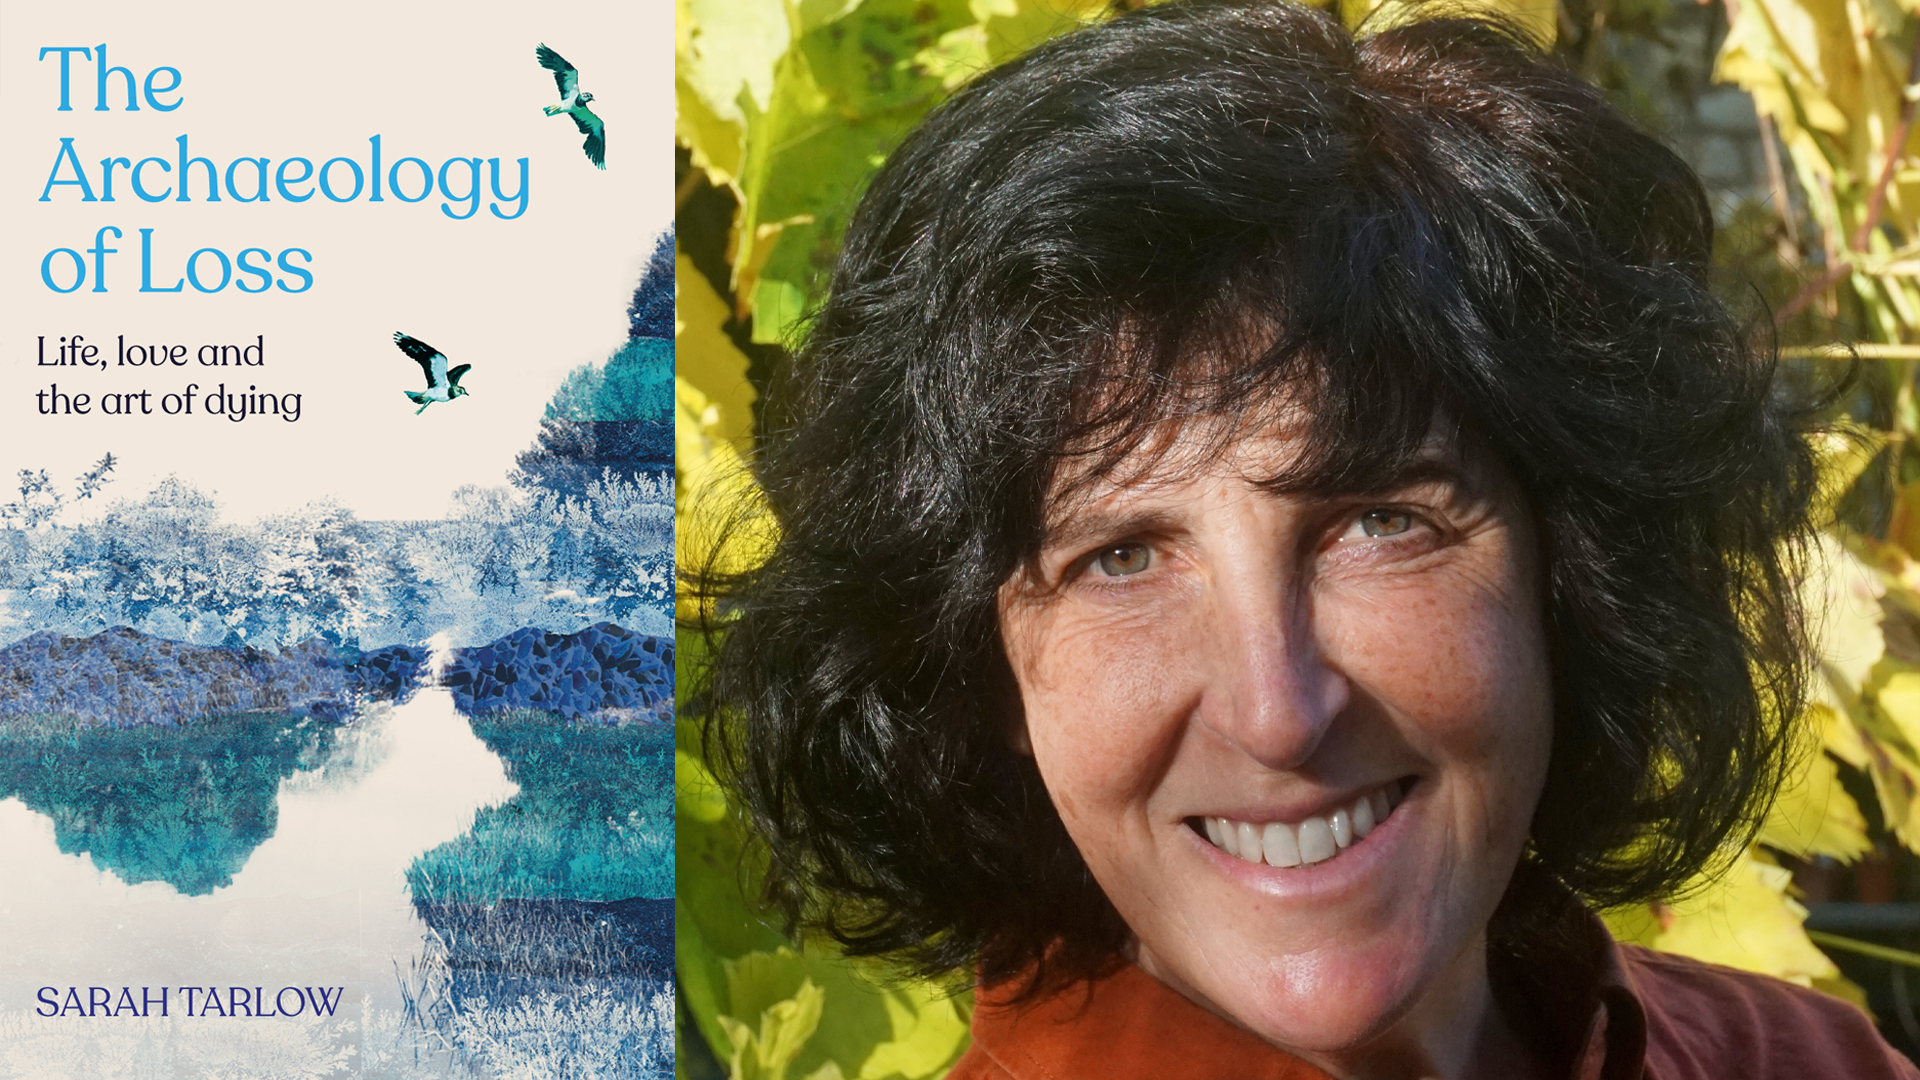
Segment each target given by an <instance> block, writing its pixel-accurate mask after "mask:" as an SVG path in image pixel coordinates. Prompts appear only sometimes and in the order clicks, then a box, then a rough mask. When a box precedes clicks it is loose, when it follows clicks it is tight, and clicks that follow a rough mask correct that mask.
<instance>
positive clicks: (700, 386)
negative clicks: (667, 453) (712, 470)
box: [673, 254, 755, 457]
mask: <svg viewBox="0 0 1920 1080" xmlns="http://www.w3.org/2000/svg"><path fill="white" fill-rule="evenodd" d="M727 318H728V311H727V304H726V301H724V300H722V299H720V294H719V293H717V292H715V291H714V289H713V286H712V285H710V284H708V283H707V279H706V277H705V276H704V275H703V274H701V273H700V271H699V270H698V269H696V268H695V267H694V265H693V260H691V259H689V258H687V257H686V256H684V255H678V254H676V255H675V256H674V267H673V329H674V377H675V381H676V383H678V382H682V381H684V382H685V383H686V384H687V385H688V386H689V387H690V388H691V389H693V390H695V391H697V392H698V394H697V397H695V396H689V397H686V398H685V401H686V402H688V408H689V411H688V412H687V413H685V414H681V415H685V416H686V418H687V419H688V420H689V421H691V422H692V424H693V425H694V430H693V431H692V432H688V433H687V436H686V437H697V438H699V439H708V440H722V441H726V442H730V443H732V444H733V446H734V448H735V449H736V450H740V451H745V450H746V449H747V447H748V446H749V443H750V439H751V437H752V433H753V399H754V397H755V395H754V391H753V384H752V383H751V382H749V381H748V380H747V357H746V354H745V353H743V352H741V351H740V350H739V348H738V347H736V346H735V345H734V343H733V339H732V338H729V337H728V336H727V334H726V331H725V330H724V329H723V327H724V326H725V325H726V322H727ZM676 396H678V395H676ZM695 402H697V403H698V404H697V405H696V404H694V403H695ZM679 424H680V420H679V418H678V416H676V420H675V425H676V426H675V430H674V440H675V445H676V449H678V448H679V446H680V444H681V442H682V439H683V436H682V433H681V431H680V429H679ZM698 456H700V457H705V456H706V455H705V451H704V450H701V451H700V453H699V454H698Z"/></svg>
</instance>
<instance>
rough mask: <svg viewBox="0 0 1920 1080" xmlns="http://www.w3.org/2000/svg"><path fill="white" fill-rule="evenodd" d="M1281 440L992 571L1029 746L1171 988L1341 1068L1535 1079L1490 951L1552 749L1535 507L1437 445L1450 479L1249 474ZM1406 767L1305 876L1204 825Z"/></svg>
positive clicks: (1265, 464) (1299, 804)
mask: <svg viewBox="0 0 1920 1080" xmlns="http://www.w3.org/2000/svg"><path fill="white" fill-rule="evenodd" d="M1196 442H1197V440H1196ZM1176 448H1177V444H1176ZM1288 457H1289V442H1288V436H1287V435H1285V434H1284V433H1280V434H1269V435H1264V436H1254V437H1249V438H1247V439H1245V440H1243V441H1242V442H1241V443H1239V444H1238V445H1237V449H1236V451H1235V453H1234V454H1232V455H1230V456H1229V457H1228V459H1226V460H1222V461H1217V462H1214V463H1211V464H1210V465H1204V466H1201V467H1198V468H1195V467H1194V466H1192V465H1191V464H1189V465H1188V466H1187V467H1186V468H1179V467H1177V466H1175V465H1171V464H1170V465H1168V466H1166V467H1164V468H1162V469H1160V470H1159V471H1158V472H1157V473H1152V474H1149V475H1148V476H1147V477H1145V478H1144V479H1140V478H1136V479H1135V482H1133V483H1130V484H1128V485H1126V486H1123V487H1115V488H1109V489H1107V490H1104V491H1100V492H1096V493H1094V495H1093V496H1092V497H1091V498H1089V499H1086V500H1082V501H1078V502H1076V503H1075V504H1074V507H1073V508H1072V509H1070V510H1068V511H1066V512H1064V513H1063V514H1061V515H1057V516H1056V519H1055V520H1054V521H1052V522H1051V523H1050V535H1049V541H1048V544H1047V547H1046V548H1045V549H1044V550H1043V552H1042V553H1041V557H1040V559H1039V560H1038V564H1037V566H1036V568H1035V569H1034V571H1033V572H1032V573H1030V574H1025V575H1022V576H1020V577H1017V578H1016V579H1015V580H1013V581H1011V582H1009V583H1008V584H1007V585H1006V586H1005V587H1004V588H1003V589H1002V592H1001V601H1000V618H1001V630H1002V635H1003V638H1004V640H1005V643H1006V649H1007V654H1008V657H1009V659H1010V661H1011V662H1012V665H1013V669H1014V673H1015V676H1016V678H1017V680H1018V682H1019V686H1020V692H1021V698H1022V703H1023V705H1024V712H1025V729H1024V731H1023V732H1022V733H1021V734H1020V736H1019V737H1017V738H1016V743H1017V744H1018V745H1020V746H1021V747H1022V748H1023V749H1025V750H1026V751H1027V752H1030V753H1031V754H1032V755H1033V757H1034V759H1035V762H1036V764H1037V765H1038V766H1039V769H1040V773H1041V776H1042V777H1043V778H1044V779H1045V781H1046V784H1047V789H1048V792H1049V794H1050V795H1051V797H1052V799H1053V802H1054V805H1055V807H1056V808H1057V809H1058V811H1059V813H1060V816H1061V819H1062V820H1063V822H1064V823H1065V825H1066V827H1067V831H1068V833H1069V834H1070V835H1071V836H1072V837H1073V839H1074V842H1075V844H1076V845H1077V846H1078V847H1079V849H1080V852H1081V854H1082V856H1083V857H1084V858H1085V859H1086V862H1087V865H1088V867H1089V868H1090V869H1091V870H1092V872H1093V874H1094V876H1095V878H1096V879H1097V880H1098V881H1099V882H1100V884H1101V887H1102V888H1103V889H1104V890H1105V891H1106V893H1107V895H1108V897H1109V898H1110V899H1111V900H1112V901H1113V903H1114V905H1115V907H1116V908H1118V910H1119V911H1120V913H1121V915H1122V916H1123V917H1124V918H1125V919H1126V920H1127V923H1128V925H1129V926H1130V927H1131V928H1132V929H1133V931H1134V933H1135V936H1136V949H1137V952H1136V959H1137V960H1138V962H1139V963H1140V964H1141V966H1142V967H1143V968H1145V969H1146V970H1148V971H1149V972H1151V973H1153V974H1154V975H1156V976H1157V977H1159V978H1160V979H1162V980H1163V981H1165V982H1166V983H1168V984H1169V985H1170V986H1172V987H1173V988H1175V989H1176V990H1179V991H1180V992H1181V993H1183V994H1185V995H1186V996H1188V997H1189V998H1191V999H1193V1000H1194V1001H1196V1002H1198V1003H1199V1004H1201V1005H1202V1006H1204V1007H1206V1008H1209V1009H1211V1010H1213V1011H1214V1012H1217V1013H1219V1014H1221V1015H1223V1016H1225V1017H1227V1018H1228V1019H1230V1020H1232V1021H1234V1022H1235V1023H1238V1024H1240V1025H1241V1026H1243V1027H1245V1028H1247V1029H1249V1030H1251V1031H1253V1032H1255V1033H1256V1034H1258V1035H1260V1036H1261V1037H1263V1038H1265V1039H1267V1040H1268V1041H1269V1042H1272V1043H1273V1044H1275V1045H1277V1046H1280V1047H1283V1048H1285V1049H1288V1050H1291V1051H1293V1052H1294V1053H1296V1054H1298V1055H1300V1056H1302V1057H1304V1058H1306V1059H1308V1060H1309V1061H1313V1062H1314V1063H1316V1064H1318V1065H1320V1066H1321V1067H1322V1068H1324V1069H1327V1070H1328V1071H1329V1072H1332V1073H1334V1074H1335V1075H1336V1076H1342V1077H1362V1076H1365V1077H1373V1076H1381V1077H1389V1076H1430V1075H1437V1076H1447V1077H1454V1076H1472V1075H1492V1074H1493V1073H1492V1072H1491V1071H1489V1070H1490V1069H1492V1068H1494V1067H1495V1065H1496V1063H1498V1068H1500V1069H1504V1070H1505V1073H1504V1074H1505V1075H1524V1074H1525V1073H1526V1071H1528V1069H1530V1068H1531V1067H1532V1065H1531V1063H1530V1062H1528V1061H1527V1060H1526V1059H1525V1058H1524V1057H1514V1056H1513V1055H1514V1053H1515V1052H1516V1048H1517V1046H1518V1044H1517V1043H1516V1042H1515V1041H1514V1040H1513V1038H1512V1035H1511V1033H1510V1031H1509V1029H1507V1028H1506V1026H1505V1023H1504V1021H1503V1020H1502V1018H1501V1017H1500V1016H1499V1015H1498V1013H1497V1010H1496V1009H1495V1008H1494V1007H1493V1005H1492V1004H1491V1002H1492V999H1491V996H1490V991H1489V988H1488V984H1487V974H1486V964H1485V956H1484V948H1485V929H1486V924H1487V921H1488V919H1489V918H1490V917H1491V915H1492V913H1493V909H1494V907H1495V905H1496V904H1497V903H1498V902H1499V899H1500V896H1501V894H1502V892H1503V891H1504V890H1505V888H1506V884H1507V881H1508V879H1509V878H1510V877H1511V875H1512V872H1513V868H1514V866H1515V865H1516V864H1517V863H1518V860H1519V857H1520V854H1521V851H1522V848H1523V846H1524V844H1525V840H1526V834H1527V826H1528V822H1529V820H1530V819H1531V817H1532V814H1533V809H1534V806H1535V804H1536V803H1537V802H1538V800H1539V797H1540V791H1541V786H1542V784H1543V782H1544V778H1545V774H1546V767H1547V757H1548V753H1549V749H1550V733H1551V691H1550V681H1549V675H1548V666H1547V658H1546V650H1545V637H1544V629H1543V625H1542V615H1541V598H1540V593H1539V583H1538V576H1539V570H1538V566H1537V557H1536V555H1535V539H1534V537H1533V535H1532V532H1531V525H1530V523H1529V521H1528V520H1527V517H1526V515H1525V513H1524V510H1523V509H1522V508H1521V506H1520V504H1519V502H1518V500H1517V497H1516V496H1515V495H1514V494H1513V493H1512V490H1511V487H1510V485H1509V484H1507V483H1506V482H1505V481H1504V479H1503V478H1501V477H1498V476H1494V475H1491V474H1490V473H1489V471H1488V470H1487V469H1479V470H1471V469H1467V468H1465V467H1463V466H1461V465H1460V463H1459V460H1458V459H1457V457H1452V456H1450V455H1448V454H1444V453H1439V452H1437V451H1436V453H1435V458H1436V460H1437V461H1439V462H1440V463H1441V467H1440V468H1439V469H1438V470H1437V475H1439V478H1438V479H1435V478H1433V475H1434V474H1430V475H1429V476H1428V478H1426V479H1422V480H1419V481H1417V482H1411V483H1409V484H1408V485H1407V486H1405V487H1402V488H1397V489H1394V490H1390V491H1385V492H1372V493H1365V494H1362V495H1354V496H1345V495H1342V496H1319V495H1291V494H1289V495H1276V494H1272V493H1269V492H1266V491H1262V490H1261V489H1259V488H1258V487H1256V486H1255V485H1254V484H1253V483H1251V482H1250V481H1249V480H1248V479H1247V477H1249V476H1262V475H1273V474H1274V473H1276V472H1279V471H1281V467H1283V466H1284V464H1285V462H1286V461H1287V460H1288ZM1177 459H1178V455H1177V454H1175V455H1171V456H1169V457H1168V458H1166V459H1165V460H1167V461H1169V462H1174V461H1177ZM1381 507H1387V508H1389V509H1390V511H1391V513H1388V514H1386V516H1378V515H1376V516H1375V517H1373V518H1367V516H1366V515H1367V513H1368V511H1371V510H1375V509H1377V508H1381ZM1396 514H1397V515H1400V516H1394V515H1396ZM1383 523H1384V524H1383ZM1376 527H1377V528H1376ZM1374 532H1383V533H1385V535H1373V533H1374ZM1141 549H1144V555H1145V556H1146V558H1144V559H1142V558H1141V555H1142V554H1143V552H1142V550H1141ZM1103 552H1115V553H1117V554H1115V555H1114V556H1113V557H1111V558H1107V559H1103V558H1102V557H1101V555H1102V553H1103ZM1142 564H1144V567H1145V568H1144V569H1139V567H1140V566H1141V565H1142ZM1111 568H1119V569H1120V570H1121V571H1122V572H1121V573H1117V574H1115V573H1108V572H1107V571H1108V569H1111ZM1126 571H1131V572H1126ZM1402 778H1405V779H1409V780H1411V781H1413V786H1412V787H1411V788H1410V790H1409V794H1408V797H1407V800H1406V801H1405V802H1404V803H1403V804H1402V805H1401V806H1400V807H1398V808H1397V809H1396V810H1395V811H1394V813H1393V814H1392V815H1391V817H1390V818H1389V819H1388V821H1387V822H1384V823H1382V825H1381V826H1380V827H1379V829H1378V830H1377V831H1376V832H1375V833H1374V834H1372V836H1370V837H1369V838H1368V839H1366V840H1363V841H1361V842H1360V843H1359V844H1357V845H1356V846H1355V847H1354V848H1352V849H1350V850H1348V851H1346V852H1343V853H1342V854H1341V855H1339V856H1338V857H1336V858H1335V859H1333V860H1331V861H1329V862H1327V863H1323V864H1320V865H1319V866H1317V867H1311V868H1306V871H1305V872H1302V871H1296V870H1282V869H1276V868H1271V867H1264V866H1260V867H1256V866H1252V865H1246V864H1239V863H1236V862H1235V861H1234V860H1233V859H1232V858H1231V857H1229V856H1226V855H1225V853H1224V852H1221V851H1219V850H1218V849H1215V848H1213V847H1212V846H1211V845H1210V844H1208V843H1207V842H1206V840H1205V839H1204V838H1202V837H1200V836H1199V835H1197V834H1196V833H1195V832H1194V830H1193V829H1192V828H1191V827H1190V826H1189V822H1190V821H1192V820H1195V819H1197V818H1199V817H1201V816H1203V815H1217V816H1224V817H1231V818H1237V819H1240V820H1252V821H1267V820H1288V821H1297V820H1299V818H1300V817H1302V816H1304V815H1305V814H1307V813H1315V812H1330V810H1331V809H1332V806H1333V805H1335V804H1337V803H1338V802H1339V801H1342V800H1350V798H1351V796H1353V795H1355V794H1359V793H1363V792H1365V791H1367V790H1371V789H1373V788H1377V787H1379V786H1380V785H1382V784H1385V783H1387V782H1389V781H1393V780H1396V779H1402ZM1336 868H1338V869H1336ZM1289 875H1295V876H1291V877H1290V876H1289ZM1516 1069H1517V1070H1518V1071H1517V1072H1516V1071H1515V1070H1516Z"/></svg>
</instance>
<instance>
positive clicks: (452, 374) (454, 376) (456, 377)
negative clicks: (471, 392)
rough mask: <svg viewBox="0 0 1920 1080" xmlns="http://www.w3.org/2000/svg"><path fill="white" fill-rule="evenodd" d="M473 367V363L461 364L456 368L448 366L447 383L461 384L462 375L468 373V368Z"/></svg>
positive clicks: (452, 384) (449, 384) (451, 384)
mask: <svg viewBox="0 0 1920 1080" xmlns="http://www.w3.org/2000/svg"><path fill="white" fill-rule="evenodd" d="M471 367H473V365H472V364H461V365H460V366H459V367H456V368H448V369H447V385H448V386H459V385H460V376H462V375H465V374H466V373H467V370H468V369H469V368H471Z"/></svg>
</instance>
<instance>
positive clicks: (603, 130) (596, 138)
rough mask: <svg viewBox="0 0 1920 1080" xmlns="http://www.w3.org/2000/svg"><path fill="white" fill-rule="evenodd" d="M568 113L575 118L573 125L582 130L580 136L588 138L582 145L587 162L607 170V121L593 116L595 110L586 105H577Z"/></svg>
mask: <svg viewBox="0 0 1920 1080" xmlns="http://www.w3.org/2000/svg"><path fill="white" fill-rule="evenodd" d="M567 113H568V115H570V116H572V117H573V124H574V126H575V127H577V128H579V129H580V134H582V135H585V136H586V137H587V141H586V142H585V143H582V144H581V148H582V149H584V150H585V151H586V152H587V160H588V161H591V162H593V164H594V167H595V168H599V169H604V168H606V167H607V125H606V123H605V121H602V120H601V119H600V118H599V117H598V116H595V115H593V110H592V109H589V108H587V107H586V106H585V105H575V106H574V107H573V108H571V109H568V110H567Z"/></svg>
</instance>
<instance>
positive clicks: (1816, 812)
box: [1759, 748, 1872, 862]
mask: <svg viewBox="0 0 1920 1080" xmlns="http://www.w3.org/2000/svg"><path fill="white" fill-rule="evenodd" d="M1809 751H1810V752H1803V753H1802V755H1801V757H1800V761H1801V762H1802V764H1801V765H1800V768H1799V769H1798V771H1797V773H1796V774H1795V775H1794V776H1792V777H1790V778H1789V779H1788V781H1787V783H1786V784H1785V785H1784V786H1783V787H1782V788H1781V791H1780V794H1779V796H1778V798H1776V799H1775V800H1774V804H1773V809H1772V810H1771V811H1770V812H1769V813H1768V815H1767V819H1766V821H1765V822H1764V823H1763V824H1762V825H1761V827H1760V835H1759V840H1760V842H1761V843H1763V844H1766V845H1768V846H1769V847H1773V848H1776V849H1778V850H1780V851H1784V852H1786V853H1788V854H1790V855H1796V856H1800V857H1803V858H1804V857H1808V856H1813V855H1831V856H1833V857H1834V858H1836V859H1840V860H1843V861H1846V862H1852V861H1853V860H1855V859H1857V858H1859V857H1860V856H1862V855H1864V854H1866V853H1867V850H1868V849H1869V848H1870V847H1871V846H1872V845H1871V844H1870V843H1869V842H1868V840H1867V819H1866V818H1865V817H1864V816H1862V815H1861V813H1860V807H1859V806H1858V805H1856V804H1855V803H1854V801H1853V796H1851V795H1848V794H1847V792H1846V789H1845V788H1843V787H1841V786H1840V770H1839V768H1838V767H1837V766H1836V765H1835V764H1834V762H1833V759H1832V758H1829V757H1828V756H1827V755H1826V754H1824V753H1821V752H1820V751H1818V750H1813V749H1811V748H1809Z"/></svg>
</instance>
